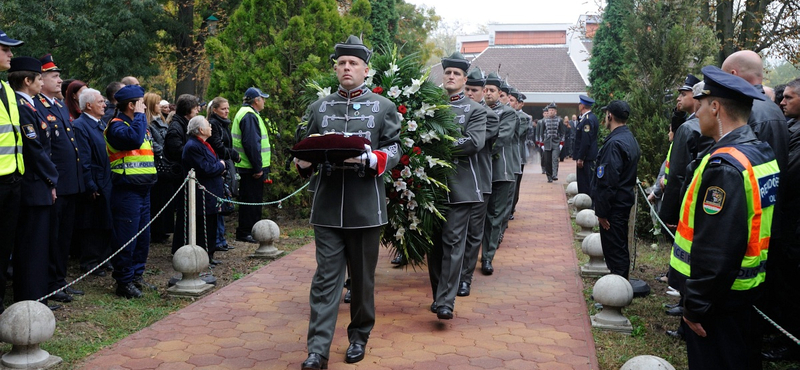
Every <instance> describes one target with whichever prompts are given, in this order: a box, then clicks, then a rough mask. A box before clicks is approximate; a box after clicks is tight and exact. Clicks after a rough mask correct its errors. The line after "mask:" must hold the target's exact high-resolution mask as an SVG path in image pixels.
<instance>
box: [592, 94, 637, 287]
mask: <svg viewBox="0 0 800 370" xmlns="http://www.w3.org/2000/svg"><path fill="white" fill-rule="evenodd" d="M603 111H604V112H605V120H604V121H603V123H604V125H605V127H606V128H607V129H608V130H609V131H611V133H610V134H608V136H606V139H605V141H604V142H603V148H602V149H600V155H599V156H598V158H597V177H596V178H595V180H594V184H593V186H594V189H593V190H592V204H594V212H595V214H596V215H597V220H598V221H599V223H600V240H601V242H602V244H603V256H604V257H605V259H606V265H607V266H608V269H609V270H611V273H612V274H616V275H620V276H622V277H624V278H625V279H626V280H627V279H628V272H629V269H630V265H631V261H630V254H629V253H628V218H629V216H630V212H631V207H632V206H633V203H634V200H636V193H635V192H634V187H635V186H636V168H637V166H638V165H639V157H640V156H641V154H642V152H641V150H640V149H639V143H638V142H636V139H635V138H634V137H633V134H632V133H631V131H630V130H629V129H628V126H627V122H628V116H629V115H630V112H631V108H630V106H628V103H627V102H625V101H622V100H613V101H611V102H610V103H609V104H608V105H607V106H605V107H603Z"/></svg>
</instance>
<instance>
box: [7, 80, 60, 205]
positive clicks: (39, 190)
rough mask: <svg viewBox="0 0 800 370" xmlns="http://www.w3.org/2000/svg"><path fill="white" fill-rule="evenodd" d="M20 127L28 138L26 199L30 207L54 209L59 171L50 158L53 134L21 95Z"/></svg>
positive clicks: (24, 148)
mask: <svg viewBox="0 0 800 370" xmlns="http://www.w3.org/2000/svg"><path fill="white" fill-rule="evenodd" d="M16 96H17V107H18V109H19V127H20V130H21V131H22V133H23V135H24V136H25V139H24V140H23V142H22V143H23V144H22V158H23V161H24V162H25V174H23V175H22V184H21V189H22V199H21V202H22V204H23V205H26V206H51V205H53V195H52V192H51V190H52V189H53V188H55V187H56V185H57V184H58V169H56V165H55V164H54V163H53V161H52V160H51V159H50V137H51V136H52V131H51V130H50V125H48V124H47V122H45V120H44V118H42V117H41V116H39V115H38V113H37V111H36V108H34V106H33V104H31V103H30V102H29V101H28V100H26V99H25V98H24V97H23V96H22V95H20V94H19V93H17V94H16Z"/></svg>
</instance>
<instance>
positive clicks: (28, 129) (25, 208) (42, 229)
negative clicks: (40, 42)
mask: <svg viewBox="0 0 800 370" xmlns="http://www.w3.org/2000/svg"><path fill="white" fill-rule="evenodd" d="M41 73H42V63H41V62H40V61H39V60H37V59H35V58H31V57H19V58H14V59H12V60H11V69H9V74H8V79H9V81H10V82H11V86H12V87H13V88H14V90H15V91H16V96H15V100H12V101H11V102H16V103H17V110H18V112H19V116H18V117H19V123H20V132H21V133H22V134H23V135H24V137H25V138H24V139H23V140H24V141H23V143H24V144H23V146H22V155H23V158H24V163H25V169H26V171H25V173H24V174H23V175H22V199H21V201H22V207H21V208H20V212H19V214H15V215H14V217H18V219H19V221H18V222H19V225H18V227H17V230H16V235H17V236H16V239H17V242H16V244H15V247H14V259H13V264H14V300H15V301H22V300H37V299H39V298H41V297H43V296H45V295H47V294H48V293H50V290H49V289H48V288H49V287H48V282H49V279H48V274H46V273H44V272H45V271H47V266H48V255H49V253H50V252H49V249H50V237H51V234H50V233H49V232H48V231H49V229H50V226H51V221H52V217H51V213H52V209H53V203H54V202H55V201H56V185H57V183H58V170H57V169H56V166H55V164H54V163H53V161H52V160H51V155H50V154H51V152H50V139H51V138H52V136H53V135H52V130H51V128H50V125H48V124H47V123H46V122H45V121H44V119H43V118H42V117H41V116H40V115H39V114H37V112H36V108H34V105H33V101H34V98H33V96H35V95H36V94H37V93H39V91H41V89H42V77H41ZM3 212H6V210H3ZM42 303H45V304H46V302H42ZM58 307H60V306H58V305H54V306H51V309H56V308H58Z"/></svg>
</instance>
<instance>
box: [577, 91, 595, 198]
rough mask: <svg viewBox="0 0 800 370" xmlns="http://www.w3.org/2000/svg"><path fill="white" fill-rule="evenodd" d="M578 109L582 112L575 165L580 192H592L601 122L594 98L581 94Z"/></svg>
mask: <svg viewBox="0 0 800 370" xmlns="http://www.w3.org/2000/svg"><path fill="white" fill-rule="evenodd" d="M578 98H579V103H578V111H579V112H580V114H581V117H580V122H579V123H578V129H577V131H576V132H575V134H576V135H575V166H576V167H577V170H576V175H577V177H578V192H579V193H583V194H590V193H591V191H592V177H594V160H595V158H597V130H598V129H599V128H600V127H599V122H598V121H597V116H595V115H594V113H592V105H594V99H592V98H590V97H588V96H586V95H580V96H579V97H578Z"/></svg>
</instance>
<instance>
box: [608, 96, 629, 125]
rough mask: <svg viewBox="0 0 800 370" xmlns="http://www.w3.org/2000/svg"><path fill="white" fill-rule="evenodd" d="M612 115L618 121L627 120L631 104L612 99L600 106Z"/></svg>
mask: <svg viewBox="0 0 800 370" xmlns="http://www.w3.org/2000/svg"><path fill="white" fill-rule="evenodd" d="M602 109H603V111H607V112H609V113H611V114H613V115H614V117H616V118H617V119H618V120H620V121H623V122H625V121H627V120H628V116H630V114H631V106H630V105H628V102H626V101H624V100H612V101H611V102H610V103H608V105H606V106H605V107H603V108H602Z"/></svg>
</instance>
